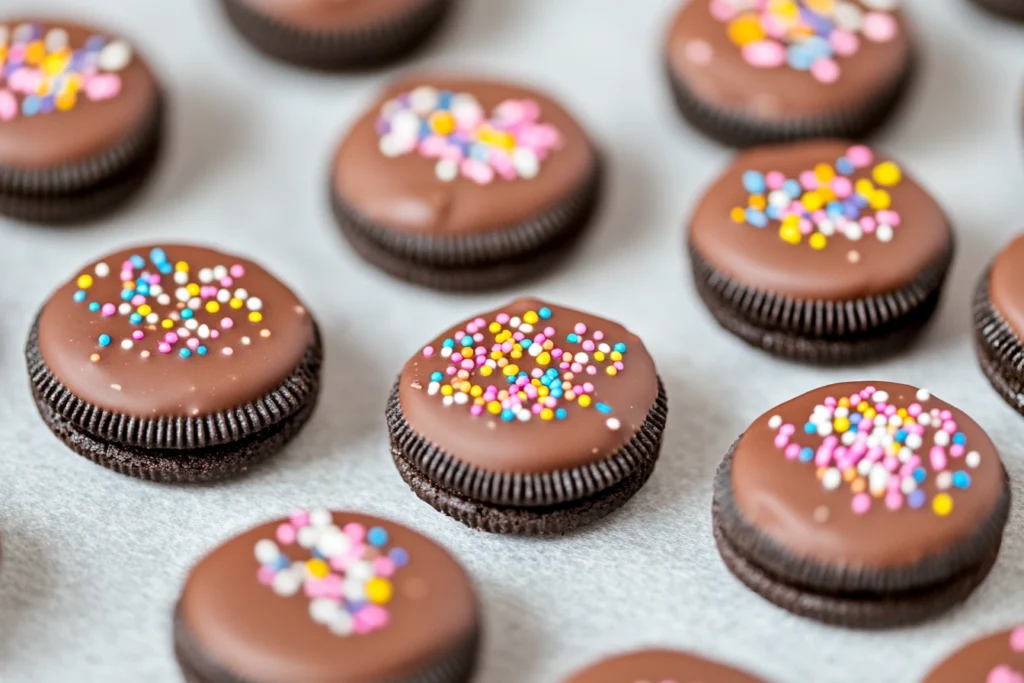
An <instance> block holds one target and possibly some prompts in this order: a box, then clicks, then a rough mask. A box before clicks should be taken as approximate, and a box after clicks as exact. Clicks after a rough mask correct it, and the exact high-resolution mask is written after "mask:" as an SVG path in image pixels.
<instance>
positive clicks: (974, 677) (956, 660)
mask: <svg viewBox="0 0 1024 683" xmlns="http://www.w3.org/2000/svg"><path fill="white" fill-rule="evenodd" d="M1021 681H1024V625H1022V626H1018V627H1017V628H1013V629H1008V630H1006V631H1000V632H999V633H993V634H992V635H990V636H988V637H986V638H982V639H980V640H976V641H974V642H973V643H970V644H968V645H966V646H964V647H963V648H962V649H961V650H959V651H957V652H955V653H954V654H953V655H952V656H950V657H949V659H947V660H945V661H944V662H942V663H941V664H939V665H938V666H937V667H936V668H935V670H933V671H932V672H931V673H929V674H928V675H927V676H925V678H924V681H923V682H922V683H1021Z"/></svg>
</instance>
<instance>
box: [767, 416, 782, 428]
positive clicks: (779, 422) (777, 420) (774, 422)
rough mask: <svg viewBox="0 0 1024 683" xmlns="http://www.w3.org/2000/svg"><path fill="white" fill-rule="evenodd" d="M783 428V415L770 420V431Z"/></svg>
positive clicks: (772, 417)
mask: <svg viewBox="0 0 1024 683" xmlns="http://www.w3.org/2000/svg"><path fill="white" fill-rule="evenodd" d="M781 426H782V416H781V415H772V416H771V418H770V419H769V420H768V429H778V428H779V427H781Z"/></svg>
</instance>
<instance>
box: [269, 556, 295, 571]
mask: <svg viewBox="0 0 1024 683" xmlns="http://www.w3.org/2000/svg"><path fill="white" fill-rule="evenodd" d="M291 563H292V561H291V560H289V559H288V556H287V555H285V554H284V553H281V554H280V555H278V556H277V557H276V558H274V561H273V562H271V563H270V564H268V565H267V566H268V567H271V568H273V569H277V570H281V569H287V568H288V567H289V566H291Z"/></svg>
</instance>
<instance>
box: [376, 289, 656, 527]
mask: <svg viewBox="0 0 1024 683" xmlns="http://www.w3.org/2000/svg"><path fill="white" fill-rule="evenodd" d="M667 414H668V401H667V397H666V396H665V390H664V387H663V386H662V384H661V380H660V379H659V378H658V374H657V372H656V370H655V367H654V361H653V360H652V359H651V357H650V355H649V354H648V353H647V350H646V349H645V348H644V345H643V343H642V342H641V341H640V339H639V338H638V337H636V336H635V335H634V334H632V333H630V332H629V331H627V330H626V329H625V328H624V327H622V326H621V325H619V324H617V323H614V322H611V321H609V320H605V319H603V318H598V317H596V316H593V315H589V314H586V313H580V312H579V311H574V310H572V309H568V308H563V307H561V306H556V305H554V304H548V303H544V302H542V301H537V300H533V299H519V300H517V301H513V302H512V303H510V304H508V305H507V306H503V307H501V308H499V309H497V310H494V311H490V312H488V313H483V314H481V315H479V316H475V317H473V318H470V319H469V320H466V321H464V322H462V323H459V324H458V325H456V326H454V327H451V328H449V329H448V330H447V331H445V332H444V333H442V334H441V335H439V336H438V337H437V338H436V339H434V340H433V341H431V342H429V343H427V344H426V345H425V346H423V347H421V348H420V350H419V351H417V353H416V354H415V355H414V356H413V357H412V358H411V359H410V360H409V362H408V363H406V365H405V368H403V369H402V373H401V375H400V377H399V379H398V382H397V383H396V384H395V387H394V390H393V391H392V394H391V398H390V400H389V402H388V407H387V423H388V431H389V432H390V434H391V454H392V457H393V458H394V461H395V465H396V466H397V467H398V471H399V473H400V474H401V475H402V478H403V479H405V481H406V483H407V484H409V486H410V487H411V488H412V489H413V491H415V493H416V495H418V496H419V497H420V498H421V499H423V500H424V501H426V502H427V503H429V504H430V505H432V506H434V507H435V508H436V509H438V510H440V511H441V512H444V513H445V514H447V515H449V516H451V517H453V518H455V519H457V520H458V521H460V522H462V523H464V524H466V525H468V526H471V527H475V528H478V529H483V530H485V531H491V532H497V533H522V534H553V533H563V532H566V531H569V530H570V529H573V528H576V527H579V526H582V525H584V524H588V523H590V522H593V521H594V520H596V519H598V518H600V517H603V516H605V515H607V514H608V513H609V512H611V511H612V510H615V509H616V508H618V507H620V506H621V505H623V504H624V503H625V502H626V501H627V500H628V499H629V498H630V497H632V496H633V494H635V493H636V492H637V490H639V488H640V487H641V486H643V484H644V482H646V481H647V478H648V477H650V475H651V472H652V471H653V470H654V465H655V462H656V460H657V458H658V453H659V451H660V450H661V439H662V435H663V433H664V430H665V420H666V417H667Z"/></svg>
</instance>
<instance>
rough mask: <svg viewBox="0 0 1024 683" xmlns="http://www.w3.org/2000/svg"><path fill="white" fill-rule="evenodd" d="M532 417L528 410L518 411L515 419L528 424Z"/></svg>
mask: <svg viewBox="0 0 1024 683" xmlns="http://www.w3.org/2000/svg"><path fill="white" fill-rule="evenodd" d="M532 417H533V416H532V415H531V414H530V411H529V410H520V411H519V412H518V413H516V419H517V420H519V421H520V422H529V421H530V418H532Z"/></svg>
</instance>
